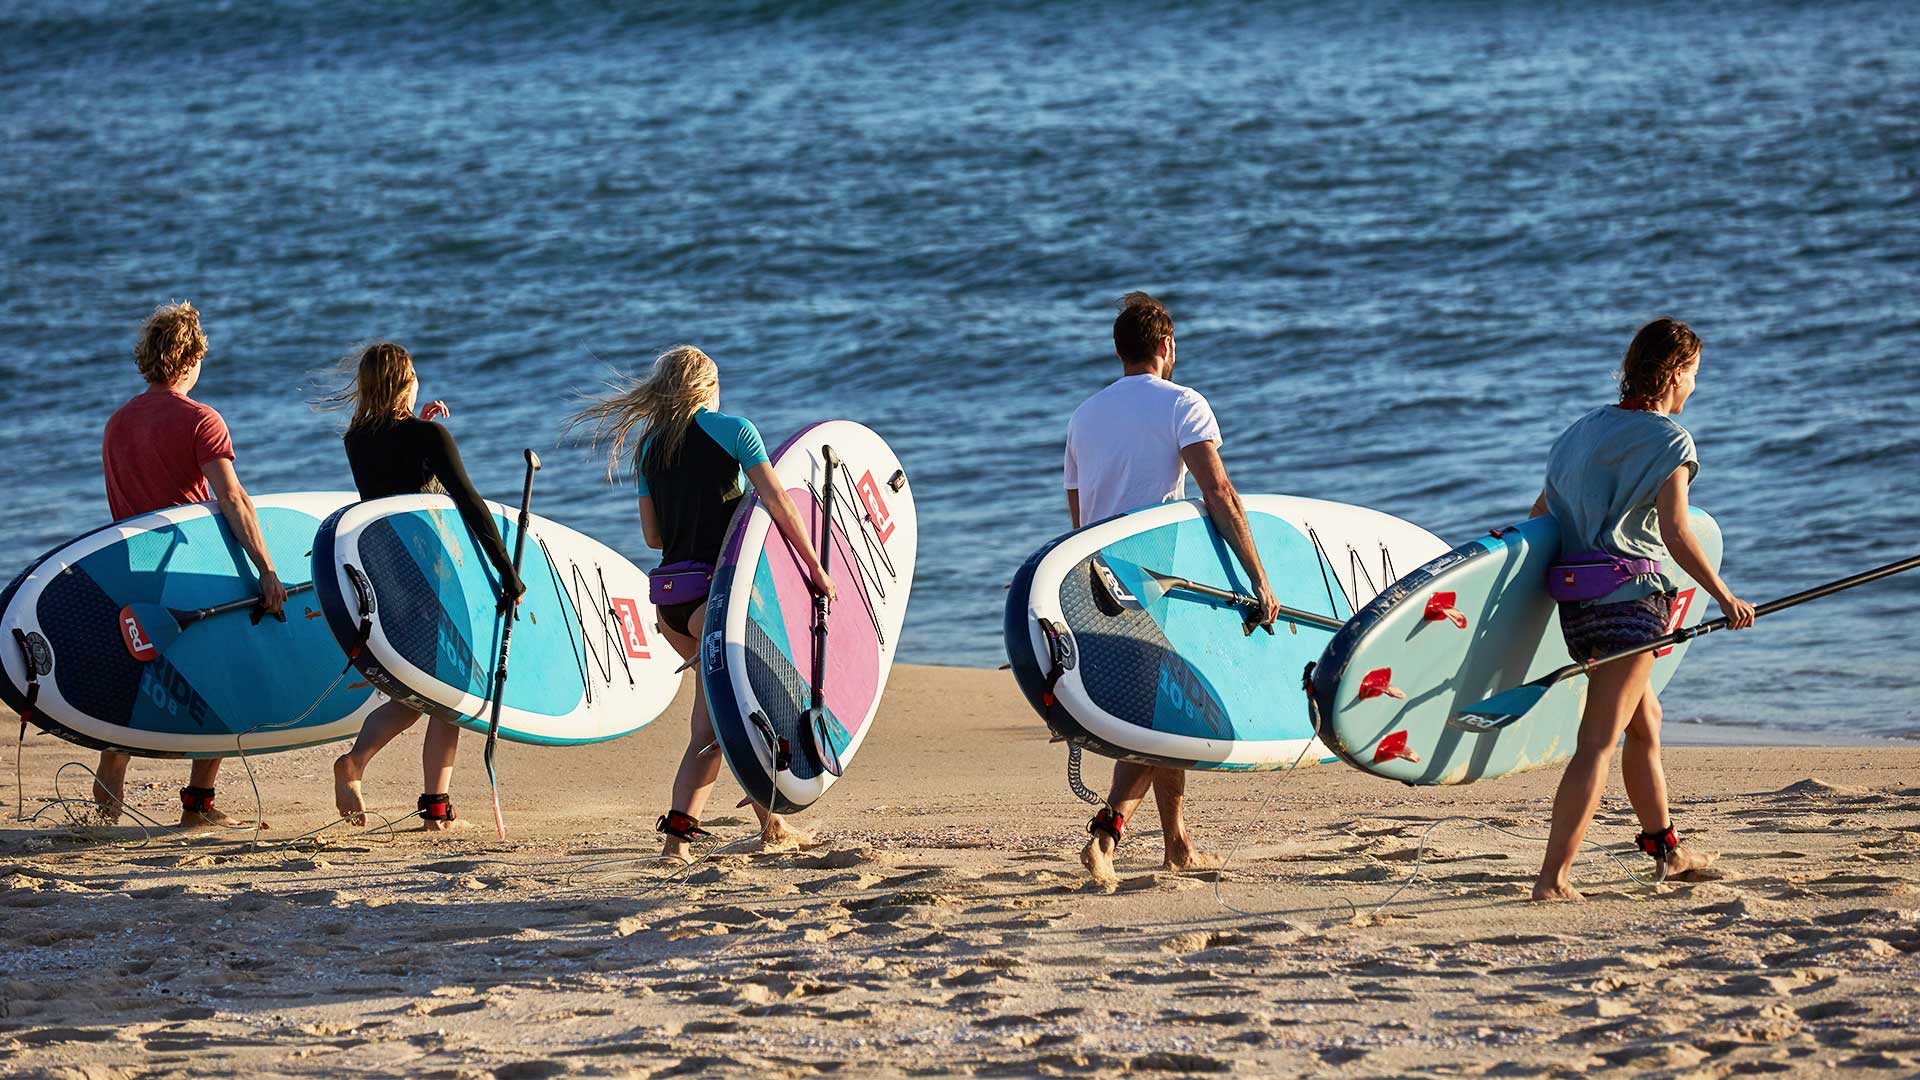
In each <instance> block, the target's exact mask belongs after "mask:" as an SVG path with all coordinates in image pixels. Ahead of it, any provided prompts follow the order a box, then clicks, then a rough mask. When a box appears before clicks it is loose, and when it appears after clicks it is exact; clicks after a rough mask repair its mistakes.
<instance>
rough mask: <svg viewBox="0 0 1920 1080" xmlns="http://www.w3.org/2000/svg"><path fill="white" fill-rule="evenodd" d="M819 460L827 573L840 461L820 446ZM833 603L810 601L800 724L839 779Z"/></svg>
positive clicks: (822, 550)
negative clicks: (809, 677) (832, 701)
mask: <svg viewBox="0 0 1920 1080" xmlns="http://www.w3.org/2000/svg"><path fill="white" fill-rule="evenodd" d="M820 453H821V456H822V457H824V458H826V461H827V490H826V494H825V495H823V496H821V500H820V516H821V528H820V536H821V540H820V543H819V545H818V546H819V549H820V569H821V570H822V571H827V570H828V564H827V560H829V559H831V558H832V557H833V490H834V488H835V487H837V486H838V485H836V484H835V483H834V482H833V481H834V472H833V471H834V469H836V468H838V467H839V465H840V458H839V456H838V455H836V454H835V453H834V452H833V447H831V446H822V447H821V448H820ZM832 609H833V602H832V601H831V600H828V599H827V597H826V594H825V593H818V594H815V596H814V598H813V697H812V700H811V703H810V704H809V705H808V706H807V712H806V715H805V716H803V717H802V718H801V723H802V725H803V726H804V728H805V730H806V731H807V732H808V734H809V735H811V736H812V741H813V751H814V756H815V757H816V758H818V759H819V761H820V767H821V768H822V769H825V770H826V771H827V772H829V773H831V774H832V775H834V776H839V775H840V754H839V752H838V751H836V750H835V749H834V748H833V737H832V734H831V730H830V724H831V721H829V720H828V718H827V691H826V682H827V616H829V615H830V614H832Z"/></svg>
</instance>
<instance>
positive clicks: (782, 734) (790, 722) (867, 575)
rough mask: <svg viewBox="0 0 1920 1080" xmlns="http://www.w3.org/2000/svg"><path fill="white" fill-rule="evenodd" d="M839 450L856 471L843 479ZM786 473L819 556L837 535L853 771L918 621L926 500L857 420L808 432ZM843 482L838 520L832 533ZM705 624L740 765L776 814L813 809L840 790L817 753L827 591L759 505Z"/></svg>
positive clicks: (841, 706) (835, 723)
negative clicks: (913, 606) (818, 634)
mask: <svg viewBox="0 0 1920 1080" xmlns="http://www.w3.org/2000/svg"><path fill="white" fill-rule="evenodd" d="M826 446H832V447H833V449H834V451H835V453H836V454H837V455H838V456H839V457H840V459H841V461H842V467H841V468H840V469H838V470H836V471H835V472H834V474H833V475H832V476H831V477H829V476H828V474H827V471H826V465H825V458H824V453H823V448H824V447H826ZM772 464H773V466H774V470H775V472H776V473H778V474H779V476H780V479H781V483H782V484H783V485H784V486H785V488H786V490H787V495H788V497H789V498H791V499H792V500H793V504H794V508H795V509H796V510H797V511H798V512H799V514H800V518H801V520H803V521H805V522H808V523H809V525H810V527H811V528H812V536H811V539H812V540H813V541H814V543H815V545H816V548H817V549H819V548H824V546H825V545H824V544H822V543H821V538H822V537H823V536H824V535H827V534H828V533H829V532H830V535H831V536H832V547H831V554H830V555H828V556H827V563H828V573H829V575H830V576H831V577H832V578H833V580H834V584H835V587H836V589H837V590H838V592H839V599H838V601H837V602H836V603H834V604H833V606H832V609H831V611H830V612H829V614H828V620H827V627H828V633H827V648H826V657H825V660H826V663H825V679H824V694H823V698H824V701H823V707H824V710H825V714H826V715H825V722H824V724H823V725H822V734H823V736H824V738H825V739H826V740H827V743H828V746H829V747H830V751H831V759H834V760H836V761H837V763H838V764H839V766H840V767H841V768H842V769H844V768H845V767H846V766H848V765H849V764H850V763H851V762H852V760H853V758H854V756H855V755H856V754H857V753H858V751H859V748H860V746H861V744H862V743H863V742H864V741H865V739H866V737H867V735H868V733H869V731H870V729H871V726H872V722H873V717H874V714H875V712H876V711H877V710H878V708H879V705H880V698H881V695H882V693H883V692H884V690H885V687H886V679H887V674H888V672H889V670H890V669H891V667H892V664H893V655H894V650H895V648H896V646H897V643H898V638H899V634H900V627H901V624H902V622H903V620H904V619H905V615H906V604H907V595H908V592H909V591H910V589H911V586H912V582H913V565H914V555H915V546H916V543H917V528H916V527H917V522H916V520H915V516H914V506H913V495H912V489H911V486H910V485H909V484H908V483H907V481H906V479H905V473H904V472H903V471H902V470H901V468H900V464H899V460H898V459H897V458H896V457H895V456H894V454H893V451H892V450H891V449H889V448H888V447H887V445H886V443H885V442H884V441H883V440H881V438H880V437H879V436H878V435H876V434H874V433H873V432H872V431H870V430H869V429H867V428H865V427H863V426H861V425H859V424H855V423H852V422H850V421H845V420H835V421H827V422H824V423H819V424H814V425H811V426H809V427H807V428H805V429H803V430H802V431H800V432H799V433H798V434H796V435H795V436H793V438H791V439H789V440H788V441H787V442H786V443H785V444H783V445H782V446H781V447H780V448H779V449H778V450H776V451H775V452H774V454H773V455H772ZM896 478H897V479H898V481H899V487H898V488H897V489H895V488H894V486H893V485H892V483H891V481H893V480H895V479H896ZM829 482H831V483H833V484H834V485H835V492H834V509H833V519H832V521H831V523H830V525H829V527H828V529H827V530H826V531H824V532H823V529H822V520H823V504H824V501H825V499H824V496H825V490H826V489H825V485H826V484H827V483H829ZM705 627H706V639H705V642H704V644H703V649H704V656H703V660H702V665H701V678H702V679H703V680H704V684H705V686H706V691H707V704H708V709H709V712H710V714H711V715H712V718H713V723H714V732H715V735H716V737H717V739H718V741H719V743H720V746H721V748H722V751H723V752H724V753H725V755H726V759H727V762H728V765H729V767H730V768H732V770H733V772H734V774H735V776H736V777H737V778H738V779H739V781H740V783H741V786H742V787H744V788H745V789H746V791H747V793H748V794H749V795H751V796H752V797H753V798H754V799H755V800H756V801H758V802H760V803H761V804H762V805H766V806H771V807H772V808H773V809H774V810H775V811H776V812H780V813H790V812H793V811H797V810H801V809H804V808H806V807H807V806H810V805H811V804H812V803H814V802H815V801H817V800H818V799H819V798H820V796H821V795H823V794H825V792H826V790H827V789H828V788H829V787H831V786H832V785H833V783H834V782H835V781H836V780H837V779H838V777H836V776H835V775H834V773H833V772H832V771H831V770H830V769H827V768H826V767H825V760H824V759H823V755H821V754H818V753H814V752H810V751H811V748H812V747H813V746H814V745H815V744H814V738H815V736H814V733H813V731H812V730H811V729H810V727H809V725H808V723H807V710H808V708H809V706H810V705H811V704H812V696H813V681H812V680H813V661H814V645H813V633H812V627H813V591H812V588H811V587H810V586H809V584H808V582H807V573H806V568H805V565H804V564H803V563H802V561H801V559H800V557H799V555H798V553H797V552H796V551H795V550H794V549H793V548H792V547H791V546H790V545H789V544H788V543H787V542H786V539H785V538H784V537H783V536H782V535H781V534H780V532H779V530H778V529H777V528H774V527H773V524H772V518H771V517H770V516H769V515H768V514H767V511H766V509H765V507H764V506H762V505H761V503H760V501H759V499H758V497H757V496H755V495H749V496H748V497H747V498H746V499H744V500H742V503H741V506H740V508H739V509H738V510H736V511H735V514H734V520H733V522H732V524H731V526H730V527H729V529H728V533H727V541H726V544H725V545H724V547H723V548H722V553H721V559H720V563H719V565H718V566H717V567H716V568H715V573H714V579H713V585H712V588H711V590H710V591H709V594H708V604H707V614H706V623H705ZM783 747H784V753H783V752H782V748H783Z"/></svg>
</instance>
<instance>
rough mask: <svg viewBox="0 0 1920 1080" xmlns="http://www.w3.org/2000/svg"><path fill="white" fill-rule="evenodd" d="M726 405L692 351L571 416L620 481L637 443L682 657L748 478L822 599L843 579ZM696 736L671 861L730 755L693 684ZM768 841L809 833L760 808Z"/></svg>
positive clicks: (684, 763) (679, 795)
mask: <svg viewBox="0 0 1920 1080" xmlns="http://www.w3.org/2000/svg"><path fill="white" fill-rule="evenodd" d="M719 407H720V371H719V369H718V368H717V367H715V366H714V363H713V361H712V360H711V359H710V358H708V356H707V354H706V353H703V352H701V351H700V350H699V349H696V348H694V347H693V346H691V345H676V346H674V347H673V348H671V349H668V350H667V351H666V352H665V353H662V354H661V355H660V358H659V359H657V360H655V361H654V362H653V373H652V375H650V376H649V377H647V378H645V379H642V380H639V381H637V382H634V383H631V384H630V385H628V386H626V387H624V388H622V389H620V390H619V391H618V392H616V393H614V394H611V395H609V396H607V397H605V398H602V399H600V400H599V401H597V402H595V403H594V404H593V405H591V406H589V407H588V408H587V409H586V410H585V411H583V412H581V413H580V414H579V415H578V416H575V417H574V418H573V423H576V424H578V423H581V422H583V421H591V422H592V423H593V424H594V425H595V428H596V430H595V433H594V442H595V443H596V444H598V443H599V442H600V441H601V440H602V439H607V440H609V441H610V442H611V443H612V448H611V450H610V452H609V455H608V459H607V472H608V475H609V476H617V475H618V474H619V472H620V469H621V466H622V465H623V464H624V462H623V461H622V460H621V454H622V451H623V450H624V449H625V447H626V446H627V443H628V441H629V439H631V438H633V436H634V435H635V429H636V428H638V429H639V432H638V438H637V439H635V440H634V448H633V469H634V473H635V476H636V478H637V480H638V481H639V487H640V528H641V531H642V532H644V533H645V534H646V539H647V546H648V547H651V548H658V549H659V550H660V553H661V563H660V567H659V568H658V569H656V570H654V571H652V572H651V573H652V576H653V577H654V578H655V581H656V588H655V592H656V598H655V602H656V604H657V605H658V606H657V608H656V610H658V611H659V613H660V628H661V630H662V631H663V632H664V633H665V634H666V638H667V641H668V642H669V643H670V644H672V645H673V648H674V651H676V652H678V653H679V654H680V656H681V658H682V659H687V658H691V657H692V656H693V655H694V652H695V650H697V649H698V648H699V644H700V633H701V630H702V629H703V628H704V627H705V625H706V616H707V581H708V579H710V578H711V577H712V574H713V567H714V564H715V563H717V562H719V561H720V546H721V544H723V543H724V542H725V541H726V537H727V525H728V523H729V522H731V521H732V520H733V511H734V508H735V507H736V506H737V505H739V502H740V500H741V498H742V497H744V496H745V494H746V487H747V484H748V483H749V482H751V483H752V485H753V490H754V492H755V493H756V494H758V495H759V496H760V502H761V504H762V505H763V506H765V507H766V508H767V512H768V513H769V514H770V515H772V517H773V521H774V524H775V525H777V526H778V527H779V529H780V532H781V534H782V535H784V536H785V537H786V538H787V543H789V544H791V545H792V546H793V549H794V551H796V552H797V553H798V554H799V555H800V558H801V560H802V561H803V562H804V563H805V564H806V567H807V576H808V578H809V583H810V584H811V585H812V586H813V589H814V591H815V592H817V593H823V594H825V595H826V596H827V597H829V598H831V597H832V596H833V581H832V579H830V578H828V577H827V572H826V570H825V569H824V568H822V567H821V565H820V556H819V555H818V554H817V553H815V551H814V549H813V543H812V541H811V540H809V539H808V537H807V526H806V523H805V522H804V521H803V520H801V518H800V513H799V511H798V510H796V509H795V508H794V505H793V500H792V499H790V498H788V497H787V491H786V488H785V487H783V486H782V485H781V483H780V477H779V475H778V474H776V473H775V472H774V471H773V466H772V465H771V464H769V463H768V461H767V450H766V446H765V445H764V444H763V443H762V442H761V441H760V433H759V432H758V431H756V430H755V429H754V426H753V425H752V424H751V423H749V422H748V421H747V419H746V418H745V417H741V416H729V415H727V414H726V413H723V412H720V411H718V410H719ZM665 576H670V577H672V578H673V579H674V586H675V591H676V593H678V594H680V595H691V596H693V597H695V599H693V600H690V601H687V602H685V603H679V604H673V603H661V602H660V601H661V599H663V598H662V597H660V596H659V595H658V593H659V592H660V588H659V584H660V582H661V579H662V578H663V577H665ZM692 721H693V732H692V737H691V738H690V739H689V740H688V742H687V750H686V753H685V754H684V755H683V756H682V757H681V759H680V771H679V773H678V774H676V775H675V776H674V780H673V803H672V809H671V810H670V811H669V812H668V813H666V814H665V815H663V816H662V817H661V818H660V820H659V822H658V823H657V824H656V828H657V829H658V830H659V831H660V832H662V833H664V834H666V844H665V847H664V849H663V850H662V851H661V856H662V858H665V859H671V860H675V861H680V862H688V861H691V859H692V851H693V841H694V840H695V839H696V838H698V837H699V836H701V835H703V833H702V830H701V829H700V809H701V807H703V806H704V805H705V804H706V801H707V796H708V795H709V794H711V793H712V791H713V784H714V781H715V780H717V779H719V777H720V748H719V745H718V744H717V743H715V742H714V738H713V722H712V720H711V719H710V718H709V717H708V715H707V700H706V692H705V690H704V689H703V688H702V687H701V685H700V680H699V679H698V677H697V676H696V678H695V679H694V700H693V717H692ZM754 812H755V813H757V814H758V815H759V817H760V836H761V839H762V840H763V841H765V842H766V843H768V844H777V845H782V846H789V845H800V846H805V845H806V844H807V843H809V842H810V841H811V839H812V838H811V837H809V836H807V835H805V834H804V833H801V832H798V831H796V830H795V829H793V828H792V827H790V826H788V825H787V824H786V822H785V821H783V820H782V819H781V817H780V815H778V814H773V813H769V812H768V811H767V808H766V807H763V806H759V805H757V804H756V805H755V806H754Z"/></svg>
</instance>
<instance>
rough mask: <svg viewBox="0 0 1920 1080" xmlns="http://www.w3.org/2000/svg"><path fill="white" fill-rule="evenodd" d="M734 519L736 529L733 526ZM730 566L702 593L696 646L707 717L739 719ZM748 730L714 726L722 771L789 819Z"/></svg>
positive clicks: (752, 796) (786, 805) (732, 571)
mask: <svg viewBox="0 0 1920 1080" xmlns="http://www.w3.org/2000/svg"><path fill="white" fill-rule="evenodd" d="M738 520H739V519H738V516H737V515H736V518H735V524H736V525H737V524H738ZM738 569H739V568H738V566H735V565H722V566H721V567H720V568H719V569H718V570H717V571H715V573H714V575H713V582H712V584H711V585H710V586H709V588H708V591H707V614H706V622H705V624H704V626H705V633H704V634H703V635H702V638H701V642H700V663H699V664H698V665H697V666H698V668H699V671H700V685H701V686H702V687H703V688H704V689H705V690H706V694H707V715H709V716H742V713H741V711H740V698H739V696H738V695H737V694H735V693H734V691H733V672H732V669H731V667H730V666H729V664H728V663H727V650H726V647H725V645H724V640H725V634H726V625H727V595H728V593H730V592H731V591H732V588H733V576H734V574H735V572H736V571H737V570H738ZM750 727H751V725H749V724H744V723H741V724H715V725H713V729H714V732H715V735H716V737H717V738H718V739H719V741H720V752H721V753H722V754H723V755H725V756H726V759H727V766H728V767H729V768H731V769H732V770H733V775H734V776H735V777H736V778H737V779H738V780H739V781H740V786H741V787H742V788H743V789H745V791H746V793H747V797H748V798H750V799H752V800H753V801H754V802H757V803H759V804H760V805H762V806H769V807H771V808H772V810H773V812H774V813H776V814H790V813H794V812H796V811H798V810H800V809H802V808H801V807H797V806H794V805H792V804H791V803H790V802H789V801H788V800H787V799H786V798H785V797H784V796H782V795H781V794H780V790H779V785H778V784H777V783H776V782H775V779H776V778H775V777H774V776H773V774H771V773H769V772H768V771H767V769H766V767H765V766H764V765H763V764H762V763H761V760H760V755H759V754H758V753H757V752H755V750H754V748H753V743H752V742H751V741H750V740H751V739H752V738H753V736H752V735H751V734H749V728H750Z"/></svg>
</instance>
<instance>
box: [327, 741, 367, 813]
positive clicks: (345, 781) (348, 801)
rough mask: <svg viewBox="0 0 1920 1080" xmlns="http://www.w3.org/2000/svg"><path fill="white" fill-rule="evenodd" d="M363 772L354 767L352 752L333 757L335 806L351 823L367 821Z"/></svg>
mask: <svg viewBox="0 0 1920 1080" xmlns="http://www.w3.org/2000/svg"><path fill="white" fill-rule="evenodd" d="M361 775H362V773H361V771H360V770H359V769H357V768H355V767H354V764H353V755H352V754H341V755H340V756H339V757H337V758H334V759H333V808H334V809H336V810H338V811H340V816H341V817H343V818H346V819H347V823H348V824H350V825H365V824H366V823H367V803H366V800H365V798H363V797H362V796H361V794H360V777H361Z"/></svg>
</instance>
